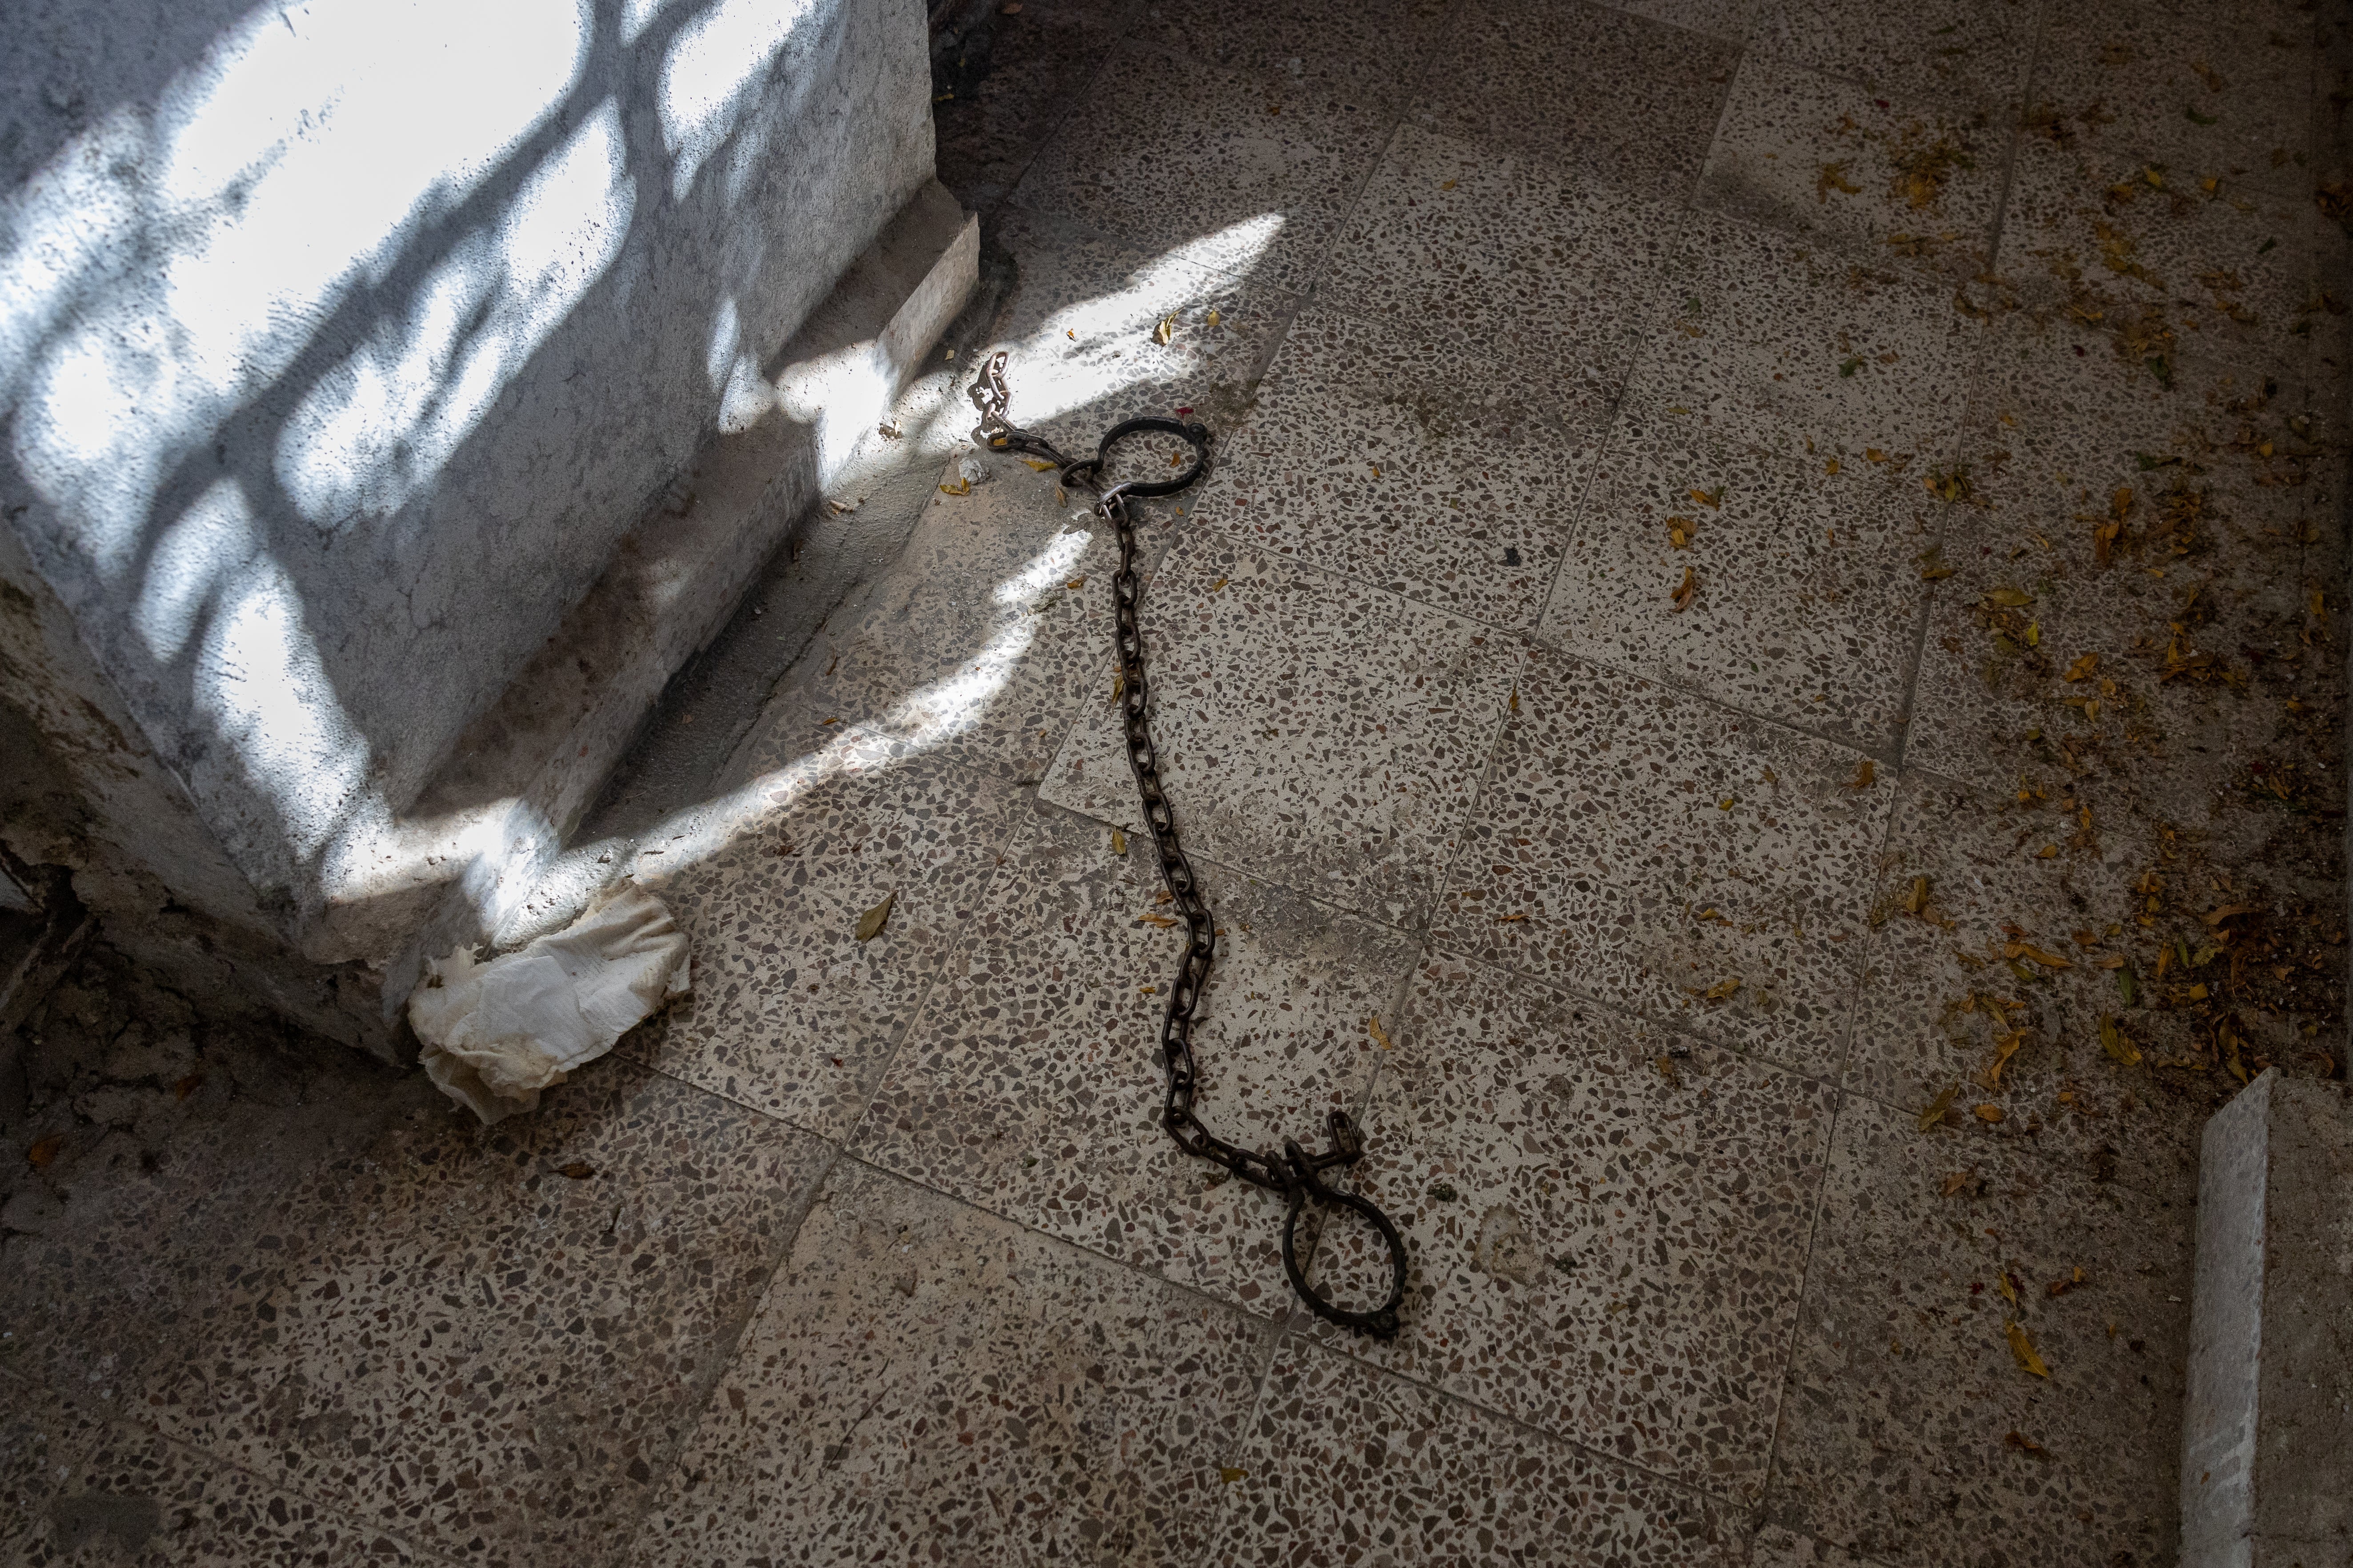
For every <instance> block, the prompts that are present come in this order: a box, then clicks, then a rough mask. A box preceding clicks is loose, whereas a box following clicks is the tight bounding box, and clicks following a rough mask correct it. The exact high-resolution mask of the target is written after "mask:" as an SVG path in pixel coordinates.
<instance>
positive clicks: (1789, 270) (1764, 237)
mask: <svg viewBox="0 0 2353 1568" xmlns="http://www.w3.org/2000/svg"><path fill="white" fill-rule="evenodd" d="M1667 301H1668V303H1667V309H1666V312H1665V313H1666V315H1667V316H1668V318H1669V319H1667V320H1666V321H1664V322H1663V323H1662V324H1661V325H1660V326H1658V327H1656V328H1655V329H1654V330H1653V331H1652V332H1651V338H1650V341H1649V342H1647V343H1645V344H1644V345H1643V348H1642V352H1641V356H1640V358H1639V359H1638V360H1637V362H1636V364H1635V369H1634V376H1633V381H1632V384H1631V387H1630V392H1629V394H1628V401H1629V403H1630V405H1633V406H1634V407H1636V408H1637V409H1639V410H1641V411H1643V412H1646V413H1647V412H1653V411H1655V412H1659V413H1666V414H1674V413H1679V412H1685V411H1688V412H1690V413H1692V414H1694V416H1697V417H1698V418H1699V419H1700V420H1702V421H1703V422H1704V424H1705V425H1707V426H1710V427H1711V428H1713V429H1714V430H1715V432H1716V434H1717V435H1718V437H1720V438H1722V439H1725V440H1731V441H1740V442H1745V443H1748V444H1753V445H1756V446H1759V447H1764V448H1766V449H1767V450H1770V451H1775V452H1780V453H1783V454H1786V455H1789V456H1799V455H1805V456H1813V457H1818V458H1828V457H1831V456H1835V457H1838V458H1841V460H1842V461H1846V462H1854V461H1857V460H1860V459H1862V458H1865V456H1866V454H1867V453H1869V452H1870V451H1873V450H1879V451H1883V452H1887V453H1890V454H1893V455H1895V456H1899V457H1913V458H1920V459H1922V460H1924V461H1930V462H1934V461H1938V460H1942V459H1944V458H1947V457H1949V456H1950V454H1951V451H1952V449H1953V446H1954V441H1955V437H1956V434H1957V429H1958V426H1959V423H1960V419H1961V416H1962V413H1963V410H1964V407H1965V405H1966V400H1967V395H1968V385H1969V378H1970V376H1971V374H1972V373H1973V371H1974V369H1975V366H1976V363H1977V357H1978V352H1979V347H1980V343H1981V339H1982V335H1983V334H1982V332H1981V331H1979V329H1978V323H1977V322H1975V321H1971V320H1969V319H1968V317H1966V316H1963V315H1961V314H1959V313H1958V312H1957V311H1956V310H1954V308H1953V302H1952V294H1951V290H1950V289H1938V288H1933V287H1930V286H1928V285H1926V284H1925V283H1921V282H1917V281H1915V280H1913V279H1909V278H1907V277H1906V276H1904V275H1901V274H1899V273H1898V272H1896V271H1894V270H1893V269H1891V268H1883V267H1866V266H1863V265H1862V264H1861V263H1859V262H1854V261H1850V260H1848V259H1846V258H1841V257H1840V256H1838V255H1836V254H1834V253H1833V252H1831V251H1830V250H1828V249H1825V248H1823V247H1820V246H1819V245H1816V244H1813V243H1811V242H1809V241H1807V240H1804V239H1801V238H1799V237H1795V236H1791V235H1784V234H1779V233H1777V232H1775V231H1772V230H1769V229H1765V228H1759V227H1757V226H1753V225H1749V224H1746V223H1742V222H1739V221H1737V220H1736V219H1731V218H1716V219H1714V220H1712V221H1701V220H1696V219H1695V220H1694V222H1693V223H1692V225H1691V226H1689V228H1688V229H1687V230H1686V240H1685V244H1684V246H1683V251H1682V253H1681V254H1680V255H1679V256H1678V257H1677V258H1676V260H1675V263H1674V265H1673V267H1672V268H1671V270H1670V274H1669V281H1668V293H1667Z"/></svg>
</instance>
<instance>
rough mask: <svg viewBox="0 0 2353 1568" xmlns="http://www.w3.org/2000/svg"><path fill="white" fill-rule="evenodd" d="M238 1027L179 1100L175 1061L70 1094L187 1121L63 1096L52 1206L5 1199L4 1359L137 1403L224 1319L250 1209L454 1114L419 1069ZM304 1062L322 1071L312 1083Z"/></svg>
mask: <svg viewBox="0 0 2353 1568" xmlns="http://www.w3.org/2000/svg"><path fill="white" fill-rule="evenodd" d="M69 984H72V983H70V982H69ZM133 984H135V982H134V983H133ZM126 988H129V987H128V986H126ZM60 989H64V988H63V987H61V988H60ZM134 994H135V992H134ZM229 1033H230V1031H229V1030H227V1029H226V1028H223V1029H218V1030H215V1031H212V1032H211V1033H210V1034H209V1036H208V1038H207V1040H206V1050H205V1053H204V1055H203V1056H202V1057H201V1058H197V1061H198V1064H199V1065H198V1068H197V1072H198V1073H200V1074H201V1075H202V1077H201V1081H198V1082H196V1083H195V1084H193V1085H191V1086H190V1087H189V1090H188V1094H187V1097H186V1098H185V1100H182V1099H181V1095H180V1087H181V1085H183V1084H186V1083H187V1082H188V1079H187V1078H185V1077H181V1076H180V1074H181V1073H182V1072H183V1071H185V1068H182V1067H180V1066H179V1065H178V1064H176V1063H175V1064H174V1065H173V1066H172V1067H171V1068H169V1069H168V1070H169V1071H170V1072H171V1074H172V1077H171V1079H170V1080H169V1081H163V1082H158V1083H156V1084H155V1085H154V1086H153V1087H152V1088H147V1089H132V1090H125V1089H110V1090H107V1091H104V1093H103V1099H104V1100H112V1101H114V1102H115V1103H114V1105H113V1106H112V1107H109V1106H107V1105H105V1104H103V1103H102V1102H101V1101H100V1100H95V1099H91V1098H89V1097H83V1096H76V1097H75V1099H76V1100H79V1101H80V1102H81V1104H82V1107H83V1110H85V1111H90V1110H97V1111H100V1112H101V1113H103V1114H105V1115H107V1116H109V1117H110V1118H121V1119H124V1120H133V1121H149V1127H148V1128H147V1129H144V1130H143V1131H153V1112H152V1111H144V1110H143V1108H142V1107H139V1106H138V1105H136V1104H135V1102H133V1103H126V1101H135V1099H136V1098H153V1099H158V1100H171V1101H173V1102H175V1103H174V1109H175V1110H181V1111H182V1112H183V1114H184V1116H185V1120H184V1121H182V1122H181V1123H180V1125H178V1126H177V1127H175V1128H173V1129H172V1130H171V1131H170V1133H169V1135H168V1136H167V1137H164V1138H162V1139H159V1140H158V1141H157V1143H148V1142H146V1141H145V1140H144V1139H143V1138H142V1137H139V1136H135V1135H134V1133H133V1131H126V1130H123V1129H121V1128H118V1127H114V1126H111V1125H105V1124H102V1123H100V1121H99V1118H98V1117H92V1118H91V1119H90V1124H87V1125H85V1124H83V1123H82V1122H81V1121H80V1118H79V1117H78V1116H75V1115H74V1113H73V1111H72V1110H71V1104H72V1102H71V1101H69V1102H68V1104H67V1118H68V1120H67V1128H68V1130H69V1143H68V1147H67V1149H66V1150H65V1151H64V1152H61V1153H59V1154H58V1155H56V1156H55V1157H54V1158H53V1163H52V1164H51V1165H50V1166H49V1168H48V1170H47V1171H46V1172H44V1174H45V1175H47V1176H50V1177H52V1178H53V1179H54V1181H53V1185H52V1186H51V1188H50V1189H49V1191H48V1192H47V1193H46V1194H42V1195H44V1196H47V1197H48V1198H50V1199H51V1203H50V1204H49V1205H43V1207H42V1208H40V1209H39V1210H36V1211H34V1212H28V1210H31V1209H32V1207H33V1205H28V1204H23V1203H12V1204H11V1205H10V1206H9V1215H8V1219H9V1221H10V1224H9V1227H8V1228H9V1231H10V1234H8V1235H7V1236H6V1237H5V1243H6V1248H7V1255H6V1267H0V1347H5V1348H4V1349H0V1356H5V1358H6V1364H7V1366H8V1367H9V1368H10V1369H11V1370H12V1371H14V1372H16V1373H20V1374H21V1375H22V1376H24V1377H26V1378H27V1379H29V1380H32V1381H35V1382H37V1383H40V1384H44V1385H46V1386H47V1387H50V1388H52V1389H57V1390H60V1391H64V1392H67V1393H69V1394H72V1395H73V1396H74V1398H75V1399H76V1400H77V1401H78V1402H79V1403H81V1404H84V1405H89V1406H90V1408H91V1409H93V1410H94V1411H97V1412H99V1413H100V1414H111V1413H113V1412H117V1411H121V1410H123V1409H125V1408H127V1407H131V1406H133V1405H135V1404H136V1401H137V1398H138V1395H139V1393H140V1391H141V1390H142V1389H144V1388H146V1387H147V1386H149V1385H150V1384H153V1382H154V1381H156V1380H157V1379H158V1378H165V1377H170V1376H173V1375H175V1374H176V1373H178V1372H179V1370H180V1369H181V1368H182V1367H183V1366H184V1365H185V1363H186V1360H187V1356H188V1354H189V1352H188V1349H187V1347H188V1346H189V1345H190V1344H191V1343H195V1342H200V1337H201V1333H202V1331H203V1328H204V1325H205V1324H206V1322H207V1321H210V1320H211V1318H213V1317H215V1316H216V1315H217V1309H216V1307H215V1305H214V1303H215V1300H216V1297H217V1295H218V1294H219V1292H220V1290H221V1289H222V1285H223V1279H222V1261H223V1257H224V1252H225V1250H227V1249H232V1248H236V1247H249V1246H250V1245H251V1237H250V1236H249V1235H248V1232H249V1231H250V1230H251V1229H252V1228H253V1226H254V1216H255V1215H271V1214H272V1213H273V1212H274V1211H275V1209H276V1207H277V1205H280V1204H281V1203H282V1202H284V1201H285V1198H286V1195H287V1194H288V1193H289V1192H290V1191H292V1190H295V1189H298V1188H300V1187H301V1186H302V1185H303V1184H305V1183H307V1182H310V1181H311V1180H312V1179H313V1173H314V1172H315V1170H317V1169H318V1168H320V1167H322V1166H331V1165H333V1164H335V1163H340V1162H345V1161H351V1160H356V1159H360V1158H362V1157H364V1154H365V1152H366V1151H367V1150H368V1149H369V1148H371V1147H372V1146H373V1145H374V1144H375V1142H377V1141H378V1140H379V1139H381V1138H382V1137H383V1136H384V1135H385V1130H386V1129H387V1128H388V1127H392V1126H397V1125H401V1124H403V1122H404V1119H405V1118H407V1117H410V1116H428V1115H429V1116H433V1117H437V1118H438V1117H441V1116H444V1115H446V1114H447V1113H448V1110H449V1104H448V1101H447V1100H444V1099H442V1098H441V1096H440V1094H439V1093H438V1090H436V1089H434V1087H433V1085H432V1083H431V1081H430V1080H429V1079H427V1078H426V1077H425V1076H424V1075H423V1074H422V1073H411V1074H409V1075H407V1076H406V1078H396V1077H395V1076H394V1075H392V1074H390V1073H377V1072H375V1071H371V1070H365V1069H363V1070H361V1071H359V1072H355V1073H348V1074H347V1075H345V1076H339V1074H338V1068H341V1067H342V1066H343V1064H335V1065H332V1066H324V1067H323V1068H322V1064H319V1063H316V1062H310V1063H305V1062H298V1061H289V1060H288V1059H287V1058H286V1055H284V1054H281V1053H280V1052H278V1051H273V1050H270V1049H269V1048H267V1047H268V1043H269V1042H268V1037H267V1036H266V1035H265V1036H263V1037H261V1038H260V1039H259V1040H250V1039H248V1040H245V1041H239V1042H237V1047H243V1048H241V1049H240V1048H237V1047H227V1048H224V1047H222V1045H221V1037H223V1036H225V1035H227V1034H229ZM171 1045H172V1042H169V1041H166V1042H164V1044H163V1048H164V1050H169V1049H170V1047H171ZM191 1055H192V1056H193V1055H194V1053H193V1052H191ZM166 1059H169V1058H166ZM306 1068H313V1069H320V1070H318V1072H317V1077H316V1078H314V1079H311V1081H309V1082H305V1081H304V1074H305V1069H306ZM190 1076H195V1074H191V1075H190ZM322 1080H323V1081H322ZM158 1144H160V1146H158ZM264 1228H265V1230H266V1229H270V1228H274V1225H273V1226H265V1227H264ZM231 1255H232V1256H233V1253H232V1254H231Z"/></svg>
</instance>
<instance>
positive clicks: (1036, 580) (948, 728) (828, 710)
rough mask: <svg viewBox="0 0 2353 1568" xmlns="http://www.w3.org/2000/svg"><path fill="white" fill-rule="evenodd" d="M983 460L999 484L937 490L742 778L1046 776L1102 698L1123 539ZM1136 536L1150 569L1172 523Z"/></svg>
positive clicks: (809, 654) (809, 667) (765, 731)
mask: <svg viewBox="0 0 2353 1568" xmlns="http://www.w3.org/2000/svg"><path fill="white" fill-rule="evenodd" d="M1088 445H1089V449H1090V450H1092V445H1093V444H1092V442H1090V443H1089V444H1088ZM975 460H976V461H977V462H978V463H979V464H980V465H981V466H982V468H983V470H984V471H985V472H987V474H989V475H990V478H989V479H987V480H985V481H984V482H982V483H979V484H976V485H973V486H972V487H971V489H970V492H969V493H968V494H964V495H954V496H935V497H934V498H933V499H934V500H935V501H936V502H937V504H936V505H933V506H927V507H926V508H924V510H923V520H922V521H920V522H918V523H917V524H916V525H915V528H914V531H913V532H912V533H911V534H910V535H909V536H908V539H907V542H906V545H905V547H904V548H903V549H902V551H901V552H900V554H899V557H898V559H897V560H896V561H894V562H893V563H891V565H890V567H889V568H888V569H887V570H886V571H884V572H883V573H881V574H880V575H879V577H878V580H877V581H876V582H875V583H874V584H872V585H871V588H870V589H868V590H867V591H865V592H864V593H862V594H861V595H858V596H857V597H855V598H853V599H852V600H851V601H850V602H849V603H848V604H845V605H842V606H841V607H840V608H839V609H837V610H836V611H835V612H834V613H833V614H832V615H830V616H828V617H827V620H826V624H825V625H824V626H821V627H819V628H818V634H817V636H816V637H814V638H812V639H811V641H810V644H809V647H808V649H807V651H806V652H804V653H803V654H802V655H801V656H800V658H798V659H797V660H796V661H795V663H794V666H793V668H791V669H790V670H788V671H786V674H785V676H784V678H783V679H780V680H779V681H778V682H777V683H776V692H775V694H774V696H772V697H771V698H770V699H769V700H768V703H767V705H766V706H765V708H764V709H763V710H761V715H760V718H759V721H758V723H757V726H756V728H755V729H754V731H753V733H752V734H751V735H749V736H748V737H746V739H745V741H744V744H743V746H742V747H741V748H739V751H738V753H737V755H736V756H735V758H734V759H733V761H732V762H731V764H730V775H731V777H730V782H731V783H732V784H738V785H741V784H748V783H751V782H752V781H755V780H759V779H763V778H766V777H768V776H770V775H778V776H781V777H786V778H789V777H792V776H793V775H795V774H796V773H818V774H824V773H833V772H837V771H841V770H852V771H855V770H865V769H871V768H875V767H879V766H882V765H884V764H886V763H908V762H913V761H914V760H916V759H926V758H927V759H932V760H934V763H958V764H963V765H965V766H968V767H971V768H974V769H976V770H979V771H981V772H984V773H989V774H993V775H995V776H997V777H998V778H1001V779H1004V780H1006V781H1007V782H1008V783H1014V784H1032V783H1035V782H1036V781H1037V780H1038V778H1039V776H1040V775H1041V774H1042V773H1044V772H1045V770H1046V764H1047V763H1050V762H1051V761H1052V760H1053V756H1054V752H1055V749H1056V748H1057V747H1059V746H1060V744H1061V743H1062V735H1063V732H1064V731H1067V730H1068V729H1069V728H1070V726H1071V721H1073V720H1074V719H1075V718H1077V716H1078V714H1079V712H1080V710H1081V709H1082V706H1083V705H1084V703H1085V702H1086V700H1087V698H1088V697H1090V696H1094V697H1098V698H1100V697H1101V695H1102V694H1103V691H1104V690H1105V689H1106V688H1105V684H1104V683H1105V681H1106V680H1108V679H1109V671H1110V669H1111V668H1112V603H1111V580H1112V574H1113V573H1114V572H1116V571H1117V570H1118V567H1119V542H1118V540H1117V538H1116V536H1115V535H1114V533H1113V530H1112V529H1111V528H1110V527H1109V526H1108V525H1106V524H1105V523H1104V522H1103V521H1102V520H1100V519H1099V518H1096V517H1095V516H1093V515H1092V513H1091V511H1090V510H1089V507H1090V503H1091V500H1092V497H1091V496H1089V495H1088V494H1087V493H1086V492H1084V491H1071V490H1065V491H1063V492H1062V494H1063V499H1062V500H1056V499H1055V495H1056V491H1057V489H1058V488H1059V487H1058V486H1057V484H1056V476H1055V475H1054V474H1053V473H1051V472H1046V473H1037V472H1033V471H1031V470H1030V469H1029V468H1028V467H1027V466H1026V465H1025V464H1024V463H1023V462H1022V461H1021V460H1020V459H1019V458H1015V457H1011V456H1008V455H1006V454H1003V453H996V452H991V453H987V454H986V455H983V456H979V457H977V458H976V459H975ZM957 482H958V483H962V482H964V481H963V480H962V479H958V480H957ZM1186 499H1187V500H1190V499H1191V498H1189V497H1188V498H1186ZM1138 531H1139V535H1140V541H1141V543H1142V546H1143V549H1144V551H1145V559H1146V561H1147V562H1148V561H1150V560H1152V559H1154V558H1155V557H1156V556H1157V555H1158V553H1159V552H1160V551H1161V549H1162V548H1164V547H1165V544H1166V525H1165V524H1164V523H1163V522H1161V521H1158V520H1155V519H1151V518H1142V517H1140V518H1139V523H1138ZM877 896H878V897H879V896H880V895H877ZM863 907H864V906H862V905H861V906H860V908H861V909H862V908H863Z"/></svg>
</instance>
